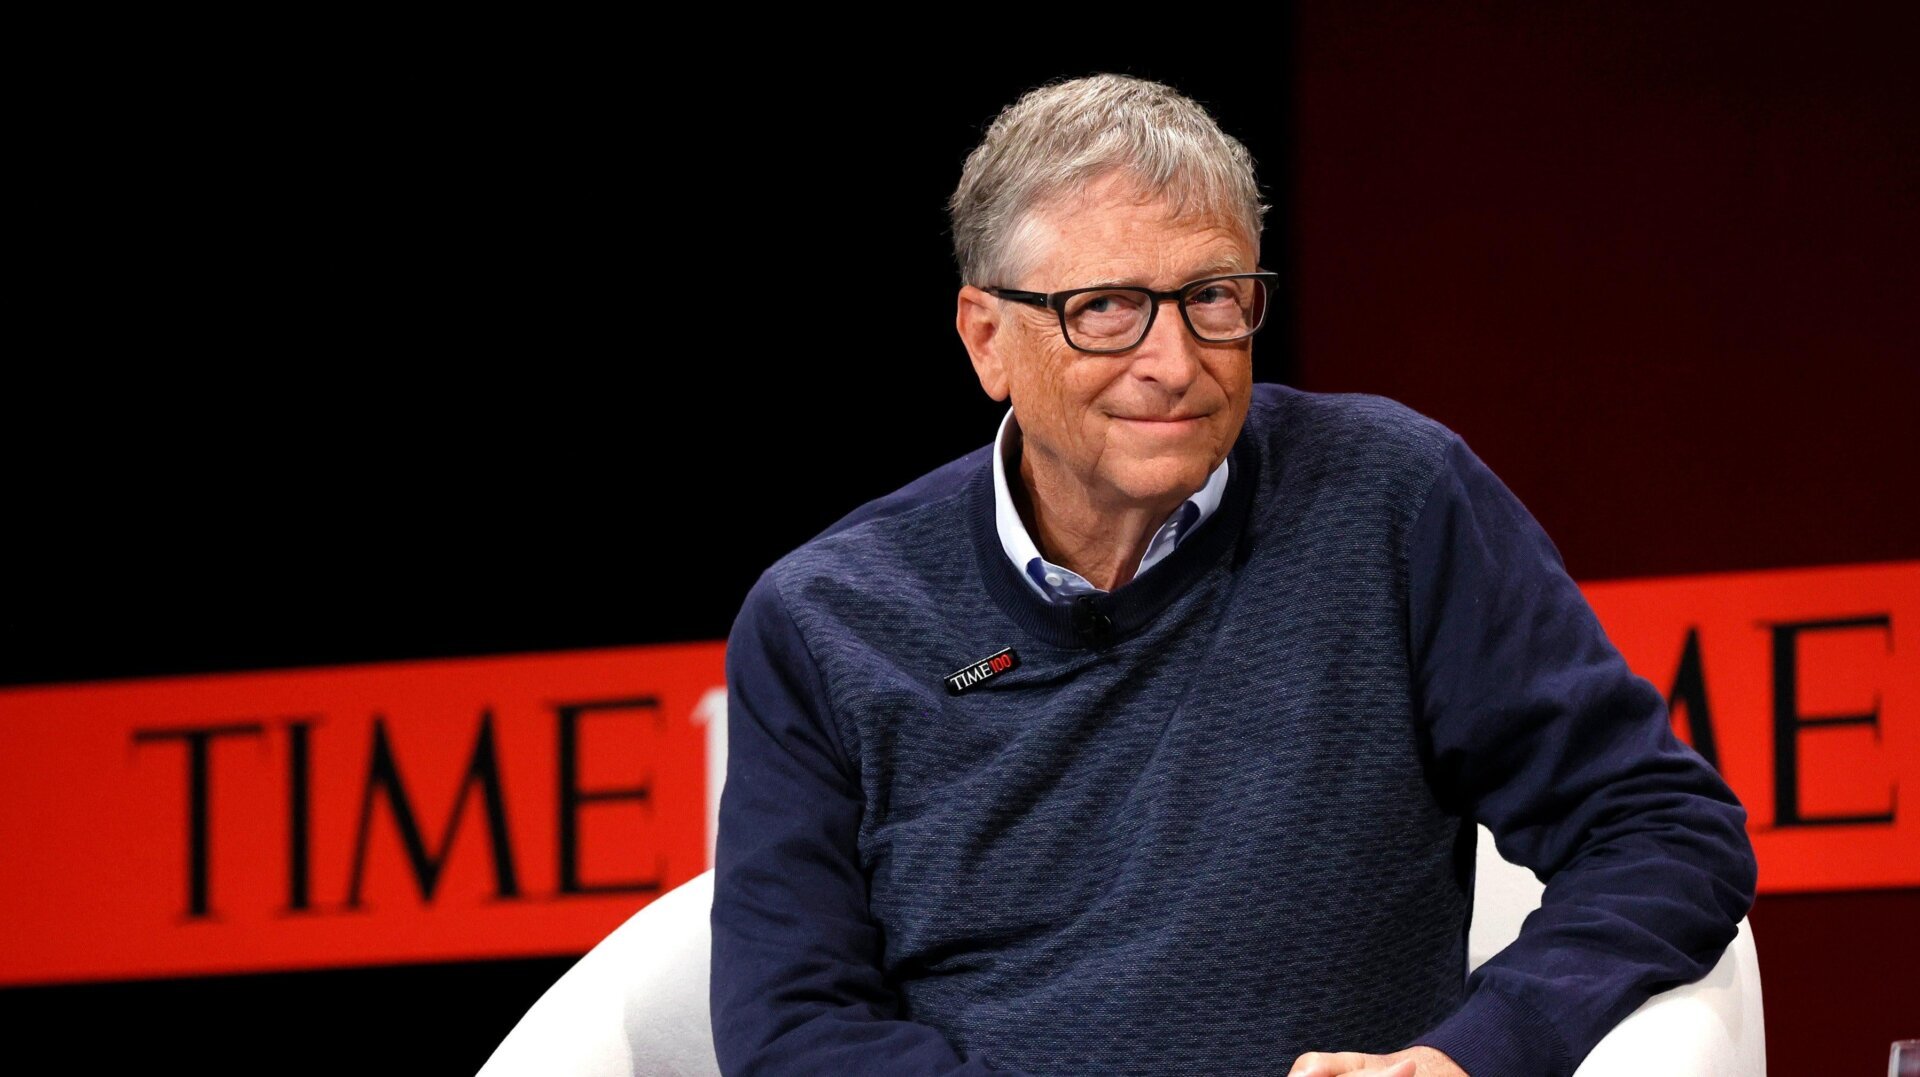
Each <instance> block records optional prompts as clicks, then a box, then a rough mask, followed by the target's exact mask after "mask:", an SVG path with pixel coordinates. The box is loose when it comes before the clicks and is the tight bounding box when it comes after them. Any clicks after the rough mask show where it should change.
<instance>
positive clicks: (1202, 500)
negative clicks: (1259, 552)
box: [993, 408, 1231, 602]
mask: <svg viewBox="0 0 1920 1077" xmlns="http://www.w3.org/2000/svg"><path fill="white" fill-rule="evenodd" d="M1019 437H1020V428H1019V426H1018V425H1017V424H1015V423H1014V421H1013V409H1012V408H1008V409H1007V414H1006V416H1005V417H1004V418H1002V419H1001V420H1000V432H999V433H998V434H997V435H996V436H995V437H994V444H993V517H994V527H995V529H996V530H997V531H998V532H999V533H1000V548H1001V549H1003V550H1005V551H1006V554H1007V558H1008V559H1009V560H1011V561H1012V562H1013V567H1015V568H1017V569H1019V570H1020V576H1021V578H1022V579H1025V580H1026V581H1027V583H1028V585H1029V586H1031V587H1032V588H1033V590H1034V593H1035V594H1038V595H1039V596H1040V597H1041V598H1044V599H1046V600H1047V601H1049V602H1071V601H1072V600H1073V599H1074V598H1075V597H1076V596H1078V595H1084V594H1099V593H1101V591H1100V588H1098V587H1095V586H1094V585H1093V584H1091V583H1088V582H1087V581H1086V580H1085V579H1084V578H1082V577H1081V576H1080V574H1079V573H1076V572H1074V571H1073V570H1072V569H1069V568H1063V567H1061V566H1060V565H1056V564H1053V563H1052V562H1050V561H1048V560H1047V559H1046V558H1044V557H1042V556H1040V548H1039V547H1038V546H1036V545H1034V542H1033V537H1032V536H1031V535H1029V534H1027V525H1026V524H1025V523H1023V522H1022V521H1021V519H1020V510H1019V509H1017V508H1015V507H1014V504H1013V497H1012V495H1011V494H1009V493H1008V492H1007V491H1008V487H1007V460H1008V457H1009V456H1011V455H1012V450H1013V445H1014V443H1015V442H1016V441H1017V440H1018V439H1019ZM1229 455H1231V454H1229ZM1226 489H1227V461H1226V460H1221V461H1220V466H1219V467H1217V468H1214V469H1213V474H1211V475H1209V476H1207V482H1206V485H1204V486H1202V487H1200V489H1199V491H1198V492H1197V493H1195V494H1194V495H1193V496H1192V497H1189V498H1187V500H1186V501H1185V502H1183V503H1182V504H1181V505H1180V507H1179V508H1178V509H1175V510H1174V511H1173V513H1172V514H1171V515H1169V516H1168V517H1167V520H1166V522H1165V523H1163V524H1161V525H1160V530H1159V531H1157V532H1155V533H1154V536H1153V541H1152V542H1149V543H1147V552H1146V553H1145V554H1144V555H1142V556H1141V558H1140V567H1139V568H1138V569H1136V570H1135V571H1134V576H1136V577H1138V576H1142V575H1145V574H1146V572H1147V570H1148V569H1150V568H1152V567H1153V566H1155V565H1157V564H1159V563H1160V561H1161V560H1162V559H1163V558H1165V557H1166V556H1167V555H1168V554H1170V553H1172V552H1173V548H1174V547H1175V546H1177V545H1179V543H1180V540H1181V539H1183V538H1185V537H1187V536H1188V535H1190V534H1192V533H1193V530H1194V529H1195V528H1197V527H1199V526H1200V523H1201V521H1203V520H1205V519H1206V518H1207V517H1208V516H1211V515H1213V510H1214V509H1217V508H1219V507H1220V497H1221V495H1222V494H1223V493H1225V492H1226Z"/></svg>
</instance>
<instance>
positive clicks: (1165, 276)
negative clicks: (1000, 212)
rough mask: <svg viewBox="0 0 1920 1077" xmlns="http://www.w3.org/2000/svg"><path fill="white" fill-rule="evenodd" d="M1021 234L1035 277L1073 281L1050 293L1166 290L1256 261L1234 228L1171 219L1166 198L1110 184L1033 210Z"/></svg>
mask: <svg viewBox="0 0 1920 1077" xmlns="http://www.w3.org/2000/svg"><path fill="white" fill-rule="evenodd" d="M1026 230H1028V231H1029V235H1030V239H1031V242H1032V243H1033V245H1034V254H1035V257H1034V269H1035V272H1036V274H1038V275H1041V276H1046V277H1049V278H1054V277H1062V276H1064V277H1070V278H1072V283H1065V282H1064V281H1061V280H1050V281H1048V282H1046V285H1045V286H1047V287H1084V286H1088V285H1095V284H1146V285H1150V286H1159V287H1171V286H1173V285H1175V284H1180V283H1184V282H1186V281H1189V280H1193V279H1195V278H1197V277H1203V276H1207V275H1209V274H1213V273H1240V272H1250V271H1252V270H1253V269H1254V268H1255V263H1256V261H1257V260H1258V255H1257V252H1255V251H1254V250H1253V249H1252V248H1251V247H1250V245H1249V244H1248V242H1247V238H1246V236H1245V234H1244V233H1243V232H1242V231H1241V229H1240V227H1239V226H1238V224H1237V222H1234V221H1232V220H1229V219H1227V218H1225V217H1223V216H1219V215H1214V214H1209V213H1205V212H1192V211H1189V212H1185V213H1176V212H1174V210H1173V208H1172V205H1171V203H1170V202H1169V200H1168V199H1167V198H1166V197H1165V196H1143V195H1140V194H1138V193H1136V192H1134V191H1132V190H1130V189H1125V188H1121V189H1115V188H1114V186H1113V185H1111V184H1109V185H1105V186H1104V187H1095V188H1092V189H1089V190H1088V191H1086V192H1084V193H1081V194H1079V195H1075V196H1071V197H1068V198H1065V199H1058V200H1055V201H1053V202H1051V203H1048V204H1045V205H1042V206H1040V207H1037V208H1036V209H1035V210H1034V212H1033V213H1032V214H1031V216H1030V218H1029V220H1028V221H1027V229H1026ZM1036 283H1038V282H1036Z"/></svg>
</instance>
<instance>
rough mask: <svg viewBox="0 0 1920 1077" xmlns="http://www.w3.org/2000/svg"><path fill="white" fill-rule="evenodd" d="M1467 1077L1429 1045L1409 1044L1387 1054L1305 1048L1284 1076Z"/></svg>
mask: <svg viewBox="0 0 1920 1077" xmlns="http://www.w3.org/2000/svg"><path fill="white" fill-rule="evenodd" d="M1337 1074H1345V1075H1348V1077H1467V1071H1466V1070H1463V1069H1461V1068H1460V1067H1459V1066H1456V1065H1454V1064H1453V1059H1451V1058H1448V1057H1447V1056H1446V1055H1444V1054H1442V1053H1440V1052H1439V1051H1436V1050H1434V1049H1433V1048H1431V1047H1409V1048H1407V1049H1406V1050H1404V1051H1395V1052H1394V1053H1392V1054H1390V1055H1363V1054H1361V1053H1359V1052H1358V1051H1337V1052H1328V1051H1308V1052H1307V1053H1306V1054H1304V1055H1301V1056H1300V1057H1299V1058H1296V1059H1294V1060H1293V1068H1292V1069H1290V1070H1288V1071H1287V1077H1336V1075H1337Z"/></svg>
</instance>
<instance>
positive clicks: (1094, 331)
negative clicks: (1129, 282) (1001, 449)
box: [981, 272, 1280, 355]
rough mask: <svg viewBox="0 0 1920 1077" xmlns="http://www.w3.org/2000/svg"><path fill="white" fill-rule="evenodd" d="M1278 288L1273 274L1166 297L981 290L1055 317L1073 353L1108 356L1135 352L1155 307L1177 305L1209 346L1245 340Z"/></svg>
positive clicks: (1205, 282) (1140, 292)
mask: <svg viewBox="0 0 1920 1077" xmlns="http://www.w3.org/2000/svg"><path fill="white" fill-rule="evenodd" d="M1279 283H1280V274H1278V273H1268V272H1260V273H1229V274H1227V275H1226V276H1223V277H1207V278H1204V279H1202V280H1197V281H1194V282H1192V283H1191V284H1183V285H1181V286H1180V287H1178V288H1175V289H1174V290H1173V291H1171V292H1156V291H1154V290H1153V289H1151V288H1120V287H1111V286H1103V287H1096V288H1069V289H1067V290H1066V291H1064V292H1021V291H1015V290H1014V289H1011V288H983V289H981V290H982V291H984V292H986V293H987V294H988V295H991V296H996V297H998V298H1000V299H1005V300H1009V301H1011V302H1014V303H1027V304H1031V305H1032V306H1036V307H1046V308H1048V309H1050V310H1052V311H1054V312H1055V313H1057V314H1059V315H1060V334H1061V335H1062V336H1064V337H1066V338H1067V346H1068V347H1070V348H1072V349H1073V350H1075V351H1082V352H1090V353H1092V354H1094V355H1108V354H1111V353H1113V352H1123V351H1126V350H1128V349H1129V348H1133V347H1137V346H1138V345H1139V343H1140V342H1141V341H1143V340H1145V339H1147V331H1148V330H1150V329H1152V328H1153V319H1154V316H1155V315H1157V314H1159V312H1160V304H1161V303H1162V302H1163V301H1165V300H1168V299H1172V300H1174V301H1176V302H1178V303H1179V304H1180V320H1181V321H1184V322H1186V323H1187V331H1188V332H1190V333H1192V334H1193V335H1194V336H1195V337H1198V338H1199V339H1201V340H1204V341H1206V342H1207V343H1209V344H1229V343H1232V342H1233V341H1236V340H1245V339H1246V338H1248V337H1250V336H1252V335H1253V334H1254V333H1255V332H1256V331H1258V330H1259V328H1260V326H1261V324H1262V323H1264V322H1265V321H1266V320H1267V292H1268V290H1269V289H1271V288H1273V287H1274V286H1276V285H1277V284H1279Z"/></svg>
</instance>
